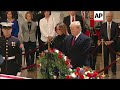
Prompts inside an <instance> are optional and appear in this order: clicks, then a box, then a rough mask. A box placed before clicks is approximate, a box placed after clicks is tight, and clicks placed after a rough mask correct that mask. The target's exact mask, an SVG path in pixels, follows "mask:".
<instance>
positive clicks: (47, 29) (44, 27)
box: [39, 16, 56, 42]
mask: <svg viewBox="0 0 120 90" xmlns="http://www.w3.org/2000/svg"><path fill="white" fill-rule="evenodd" d="M39 26H40V31H41V40H42V41H43V42H47V37H48V36H52V37H55V26H56V22H55V20H54V18H53V17H52V16H50V17H49V19H48V21H47V20H46V19H45V18H43V19H41V20H40V22H39Z"/></svg>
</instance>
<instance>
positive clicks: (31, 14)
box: [25, 11, 33, 19]
mask: <svg viewBox="0 0 120 90" xmlns="http://www.w3.org/2000/svg"><path fill="white" fill-rule="evenodd" d="M28 14H30V16H31V19H33V13H32V12H30V11H28V12H26V13H25V19H27V15H28Z"/></svg>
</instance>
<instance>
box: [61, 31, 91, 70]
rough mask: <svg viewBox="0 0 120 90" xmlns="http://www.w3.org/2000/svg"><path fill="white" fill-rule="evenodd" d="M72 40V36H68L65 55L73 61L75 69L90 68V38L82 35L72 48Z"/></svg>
mask: <svg viewBox="0 0 120 90" xmlns="http://www.w3.org/2000/svg"><path fill="white" fill-rule="evenodd" d="M72 38H73V36H72V35H68V36H66V38H65V40H64V51H63V53H64V54H65V55H66V56H68V58H69V59H70V60H71V64H72V66H73V68H76V67H79V66H80V67H81V66H83V65H85V66H89V50H90V48H91V42H90V38H89V37H87V36H85V35H84V34H83V33H81V34H80V36H79V37H78V38H77V40H76V41H75V44H74V45H73V46H71V43H72Z"/></svg>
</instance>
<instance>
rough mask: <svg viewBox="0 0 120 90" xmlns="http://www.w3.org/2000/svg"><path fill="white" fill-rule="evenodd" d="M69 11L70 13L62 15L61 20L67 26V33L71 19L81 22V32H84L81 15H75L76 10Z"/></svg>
mask: <svg viewBox="0 0 120 90" xmlns="http://www.w3.org/2000/svg"><path fill="white" fill-rule="evenodd" d="M69 13H70V15H69V16H66V17H64V19H63V22H64V23H65V24H66V26H67V28H68V33H69V34H71V31H70V27H69V25H70V24H71V22H73V21H79V22H80V23H81V27H82V32H83V33H85V31H84V28H83V20H82V16H79V15H76V11H70V12H69Z"/></svg>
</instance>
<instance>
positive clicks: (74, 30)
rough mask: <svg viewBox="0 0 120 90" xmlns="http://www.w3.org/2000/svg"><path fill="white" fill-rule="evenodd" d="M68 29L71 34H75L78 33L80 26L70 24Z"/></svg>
mask: <svg viewBox="0 0 120 90" xmlns="http://www.w3.org/2000/svg"><path fill="white" fill-rule="evenodd" d="M70 30H71V34H72V35H73V36H76V35H78V34H79V33H80V28H78V27H77V26H71V27H70Z"/></svg>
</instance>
